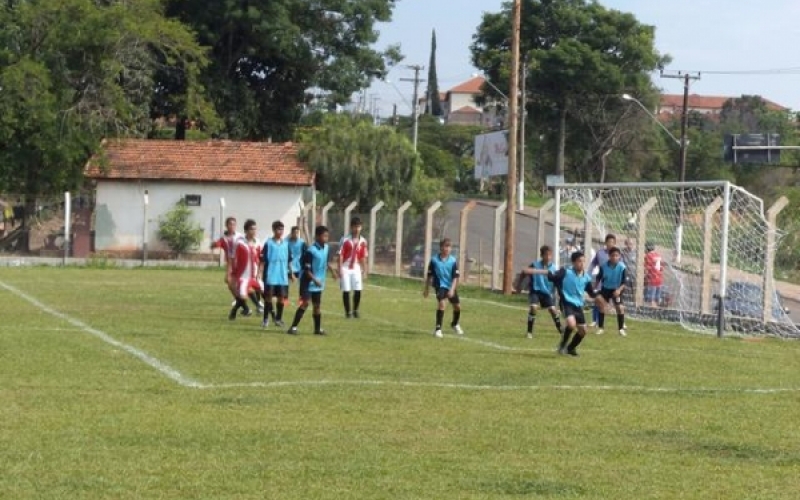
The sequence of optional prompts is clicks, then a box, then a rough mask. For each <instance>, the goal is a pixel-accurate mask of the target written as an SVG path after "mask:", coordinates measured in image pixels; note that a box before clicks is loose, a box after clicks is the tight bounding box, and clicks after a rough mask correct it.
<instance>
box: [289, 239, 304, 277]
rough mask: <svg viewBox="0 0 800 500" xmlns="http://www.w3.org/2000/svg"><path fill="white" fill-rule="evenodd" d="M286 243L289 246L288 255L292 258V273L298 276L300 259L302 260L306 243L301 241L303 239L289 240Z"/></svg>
mask: <svg viewBox="0 0 800 500" xmlns="http://www.w3.org/2000/svg"><path fill="white" fill-rule="evenodd" d="M286 242H287V243H288V244H289V255H291V258H292V272H293V273H295V274H299V273H300V270H301V266H300V259H302V258H303V253H304V252H305V246H306V242H305V241H303V238H297V239H296V240H294V241H292V240H291V239H289V240H286Z"/></svg>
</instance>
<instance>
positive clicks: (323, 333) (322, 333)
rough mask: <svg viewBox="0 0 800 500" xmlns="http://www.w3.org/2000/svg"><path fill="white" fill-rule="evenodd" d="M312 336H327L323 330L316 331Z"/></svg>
mask: <svg viewBox="0 0 800 500" xmlns="http://www.w3.org/2000/svg"><path fill="white" fill-rule="evenodd" d="M314 335H327V333H325V330H317V331H316V332H314Z"/></svg>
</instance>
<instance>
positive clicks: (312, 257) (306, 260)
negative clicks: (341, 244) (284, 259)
mask: <svg viewBox="0 0 800 500" xmlns="http://www.w3.org/2000/svg"><path fill="white" fill-rule="evenodd" d="M329 249H330V247H329V246H328V245H327V244H325V245H320V244H319V243H317V242H314V244H313V245H311V246H307V247H306V251H305V253H303V258H302V260H301V264H302V266H303V270H304V271H303V278H302V279H303V280H304V281H305V282H306V283H308V291H309V292H321V291H323V290H324V289H325V277H326V276H327V274H328V250H329ZM308 271H311V274H313V275H314V278H316V279H317V280H319V286H317V284H316V283H314V281H312V280H311V278H309V277H308V275H307V273H308Z"/></svg>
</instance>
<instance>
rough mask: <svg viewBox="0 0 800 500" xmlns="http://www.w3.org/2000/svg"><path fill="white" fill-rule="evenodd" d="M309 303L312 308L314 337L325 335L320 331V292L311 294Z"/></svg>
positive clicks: (323, 331)
mask: <svg viewBox="0 0 800 500" xmlns="http://www.w3.org/2000/svg"><path fill="white" fill-rule="evenodd" d="M311 303H312V304H313V306H314V335H325V330H323V329H322V292H314V293H312V294H311Z"/></svg>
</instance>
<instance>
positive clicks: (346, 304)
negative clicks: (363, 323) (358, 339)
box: [342, 292, 350, 314]
mask: <svg viewBox="0 0 800 500" xmlns="http://www.w3.org/2000/svg"><path fill="white" fill-rule="evenodd" d="M342 302H344V312H345V314H350V292H342Z"/></svg>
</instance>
